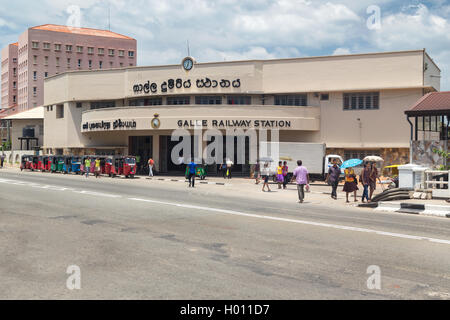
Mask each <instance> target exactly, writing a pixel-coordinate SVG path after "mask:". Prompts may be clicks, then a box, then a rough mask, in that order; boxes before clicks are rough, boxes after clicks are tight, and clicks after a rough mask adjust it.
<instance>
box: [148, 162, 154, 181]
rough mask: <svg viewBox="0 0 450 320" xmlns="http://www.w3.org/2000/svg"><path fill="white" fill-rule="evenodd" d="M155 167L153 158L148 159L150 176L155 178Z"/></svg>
mask: <svg viewBox="0 0 450 320" xmlns="http://www.w3.org/2000/svg"><path fill="white" fill-rule="evenodd" d="M154 165H155V161H153V159H152V158H150V159H148V176H149V177H153V166H154Z"/></svg>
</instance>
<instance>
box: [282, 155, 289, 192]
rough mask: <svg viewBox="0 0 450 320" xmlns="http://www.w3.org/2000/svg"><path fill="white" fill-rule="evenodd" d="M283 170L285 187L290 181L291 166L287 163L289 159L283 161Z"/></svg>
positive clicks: (284, 187)
mask: <svg viewBox="0 0 450 320" xmlns="http://www.w3.org/2000/svg"><path fill="white" fill-rule="evenodd" d="M282 169H283V170H282V171H283V189H286V188H287V184H288V183H289V181H288V172H289V167H288V165H287V161H284V162H283V167H282Z"/></svg>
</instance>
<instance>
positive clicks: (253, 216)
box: [128, 198, 450, 245]
mask: <svg viewBox="0 0 450 320" xmlns="http://www.w3.org/2000/svg"><path fill="white" fill-rule="evenodd" d="M128 199H129V200H134V201H142V202H149V203H156V204H162V205H168V206H175V207H180V208H187V209H198V210H205V211H212V212H219V213H226V214H232V215H237V216H244V217H251V218H258V219H266V220H274V221H283V222H291V223H299V224H305V225H311V226H317V227H326V228H333V229H340V230H348V231H356V232H365V233H373V234H377V235H382V236H390V237H395V238H403V239H411V240H425V241H430V242H436V243H442V244H448V245H450V240H445V239H436V238H429V237H423V236H415V235H409V234H402V233H394V232H386V231H380V230H373V229H366V228H358V227H351V226H343V225H338V224H330V223H321V222H313V221H306V220H298V219H290V218H280V217H273V216H265V215H260V214H253V213H245V212H239V211H234V210H227V209H218V208H210V207H201V206H194V205H189V204H180V203H174V202H164V201H157V200H149V199H139V198H128Z"/></svg>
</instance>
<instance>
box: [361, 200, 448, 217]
mask: <svg viewBox="0 0 450 320" xmlns="http://www.w3.org/2000/svg"><path fill="white" fill-rule="evenodd" d="M358 207H362V208H374V210H376V211H387V212H399V213H410V214H420V215H426V216H436V217H443V218H450V206H441V205H432V204H420V203H405V202H383V201H382V202H372V203H368V204H364V205H359V206H358Z"/></svg>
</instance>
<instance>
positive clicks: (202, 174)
mask: <svg viewBox="0 0 450 320" xmlns="http://www.w3.org/2000/svg"><path fill="white" fill-rule="evenodd" d="M206 174H207V173H206V168H205V166H204V165H201V164H199V165H197V168H196V170H195V176H196V177H199V178H200V180H205V178H206ZM185 177H186V179H187V178H188V177H189V166H186V172H185Z"/></svg>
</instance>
